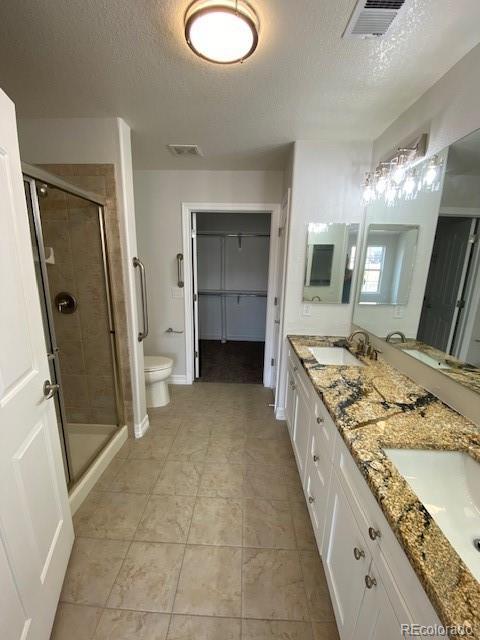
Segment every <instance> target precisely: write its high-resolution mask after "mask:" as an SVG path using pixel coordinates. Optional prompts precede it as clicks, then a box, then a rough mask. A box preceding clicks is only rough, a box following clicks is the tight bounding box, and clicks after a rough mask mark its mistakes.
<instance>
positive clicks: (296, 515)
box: [291, 501, 317, 551]
mask: <svg viewBox="0 0 480 640" xmlns="http://www.w3.org/2000/svg"><path fill="white" fill-rule="evenodd" d="M291 508H292V518H293V526H294V529H295V537H296V539H297V547H298V549H306V550H310V551H316V550H317V543H316V542H315V535H314V533H313V529H312V523H311V521H310V514H309V513H308V509H307V506H306V504H305V502H304V501H293V502H291Z"/></svg>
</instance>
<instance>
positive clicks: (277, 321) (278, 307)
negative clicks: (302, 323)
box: [271, 189, 290, 409]
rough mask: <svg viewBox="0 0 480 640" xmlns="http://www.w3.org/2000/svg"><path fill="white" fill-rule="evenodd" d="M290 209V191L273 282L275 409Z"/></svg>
mask: <svg viewBox="0 0 480 640" xmlns="http://www.w3.org/2000/svg"><path fill="white" fill-rule="evenodd" d="M289 209H290V189H289V190H288V191H287V193H286V194H285V197H284V198H283V202H282V209H281V211H280V226H279V234H280V236H279V239H278V251H277V271H276V280H275V314H274V330H273V366H272V378H271V380H272V382H271V384H272V386H273V387H274V389H275V409H277V404H278V397H279V392H278V384H279V377H280V358H281V353H282V334H283V301H284V289H285V265H286V258H287V230H288V213H289Z"/></svg>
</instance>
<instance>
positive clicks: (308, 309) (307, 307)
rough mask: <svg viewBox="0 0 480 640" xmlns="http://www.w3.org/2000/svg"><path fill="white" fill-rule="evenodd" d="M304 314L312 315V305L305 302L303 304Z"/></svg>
mask: <svg viewBox="0 0 480 640" xmlns="http://www.w3.org/2000/svg"><path fill="white" fill-rule="evenodd" d="M303 315H304V316H311V315H312V308H311V307H310V305H309V304H304V305H303Z"/></svg>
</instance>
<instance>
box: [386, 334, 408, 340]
mask: <svg viewBox="0 0 480 640" xmlns="http://www.w3.org/2000/svg"><path fill="white" fill-rule="evenodd" d="M393 336H398V337H399V338H400V342H406V341H407V339H406V337H405V334H404V333H402V332H401V331H391V332H390V333H389V334H388V335H387V336H386V338H385V342H390V339H391V338H393Z"/></svg>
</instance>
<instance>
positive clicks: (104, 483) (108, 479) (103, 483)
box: [95, 457, 124, 491]
mask: <svg viewBox="0 0 480 640" xmlns="http://www.w3.org/2000/svg"><path fill="white" fill-rule="evenodd" d="M123 463H124V459H123V458H118V457H117V458H114V459H113V460H112V461H111V462H110V464H109V465H108V467H107V468H106V469H105V471H104V472H103V473H102V475H101V476H100V478H99V479H98V480H97V482H96V484H95V491H108V490H109V488H110V487H111V485H112V482H113V480H114V479H115V476H116V475H117V473H118V472H119V471H120V468H121V467H122V465H123Z"/></svg>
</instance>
